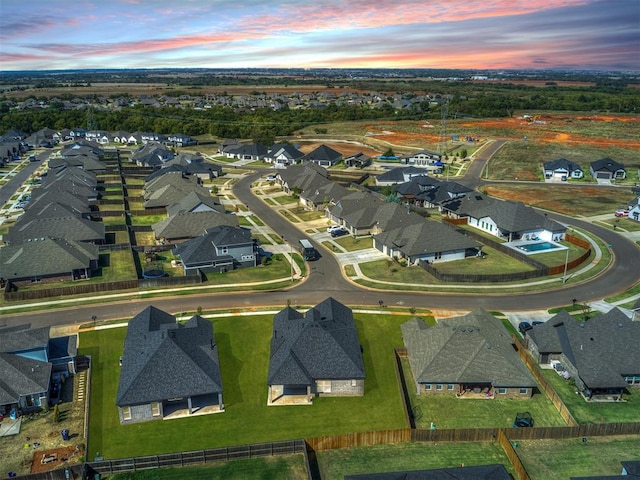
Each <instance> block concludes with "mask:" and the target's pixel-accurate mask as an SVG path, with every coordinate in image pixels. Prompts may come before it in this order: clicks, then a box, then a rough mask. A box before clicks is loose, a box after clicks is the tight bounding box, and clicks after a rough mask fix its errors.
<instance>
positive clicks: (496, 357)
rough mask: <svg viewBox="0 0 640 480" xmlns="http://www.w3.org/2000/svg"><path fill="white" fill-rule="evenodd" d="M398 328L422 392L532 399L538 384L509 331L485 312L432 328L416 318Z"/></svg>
mask: <svg viewBox="0 0 640 480" xmlns="http://www.w3.org/2000/svg"><path fill="white" fill-rule="evenodd" d="M400 328H401V329H402V338H403V340H404V346H405V347H406V349H407V355H408V357H409V365H410V366H411V372H412V373H413V380H414V382H415V388H416V391H417V393H418V395H423V394H426V395H440V394H449V395H456V396H457V397H458V398H488V399H492V398H530V397H531V396H532V394H533V389H534V388H536V382H535V380H534V378H533V376H532V375H531V373H530V372H529V370H528V369H527V367H526V366H525V365H524V363H522V361H521V360H520V357H519V356H518V354H517V352H516V351H515V349H514V347H513V340H512V338H511V335H510V334H509V332H508V331H507V330H506V329H505V328H504V325H502V322H501V321H500V320H498V319H497V318H495V317H494V316H493V315H490V314H489V313H487V312H485V311H484V310H481V309H479V310H475V311H473V312H471V313H468V314H467V315H464V316H461V317H451V318H444V319H441V320H439V321H438V323H437V324H436V325H434V326H432V327H430V326H428V325H427V324H426V323H425V322H424V321H423V320H422V319H420V318H417V317H414V318H412V319H411V320H409V321H408V322H406V323H404V324H402V325H401V326H400Z"/></svg>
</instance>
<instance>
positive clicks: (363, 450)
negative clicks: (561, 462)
mask: <svg viewBox="0 0 640 480" xmlns="http://www.w3.org/2000/svg"><path fill="white" fill-rule="evenodd" d="M317 458H318V466H319V469H320V474H321V477H322V480H342V479H343V478H344V477H345V475H357V474H364V473H383V472H398V471H411V470H426V469H433V468H450V467H459V466H460V464H462V463H464V464H465V465H490V464H496V463H501V464H503V465H504V466H505V467H506V468H507V470H508V471H510V472H511V473H512V474H513V471H512V470H511V467H510V463H509V459H508V458H507V456H506V454H505V453H504V450H503V449H502V447H500V445H499V444H498V443H495V442H439V443H431V442H412V443H399V444H393V445H375V446H372V447H356V448H349V449H339V450H323V451H320V452H318V453H317ZM566 478H568V477H566Z"/></svg>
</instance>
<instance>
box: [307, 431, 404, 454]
mask: <svg viewBox="0 0 640 480" xmlns="http://www.w3.org/2000/svg"><path fill="white" fill-rule="evenodd" d="M410 441H411V429H410V428H402V429H399V430H377V431H373V432H354V433H345V434H343V435H325V436H323V437H313V438H307V439H306V442H307V444H308V445H309V447H310V448H311V449H313V450H315V451H322V450H335V449H339V448H352V447H362V446H371V445H383V444H387V443H406V442H410Z"/></svg>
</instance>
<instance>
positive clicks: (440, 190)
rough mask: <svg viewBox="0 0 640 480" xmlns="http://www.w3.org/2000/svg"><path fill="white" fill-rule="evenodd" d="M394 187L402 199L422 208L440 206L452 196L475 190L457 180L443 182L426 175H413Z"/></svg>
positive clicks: (460, 195) (459, 195) (456, 196)
mask: <svg viewBox="0 0 640 480" xmlns="http://www.w3.org/2000/svg"><path fill="white" fill-rule="evenodd" d="M392 188H393V190H394V191H395V192H397V193H398V195H399V196H400V198H401V199H402V200H404V201H406V202H409V203H411V204H412V205H415V206H416V207H422V208H438V207H440V206H441V205H442V204H443V203H444V202H446V201H448V200H451V199H452V198H458V197H462V196H464V195H467V194H469V193H471V192H473V190H472V189H470V188H469V187H465V186H464V185H461V184H459V183H457V182H450V181H444V182H443V181H440V180H438V179H436V178H433V177H426V176H424V175H418V176H416V177H411V179H410V180H409V181H407V182H404V183H400V184H397V185H393V187H392Z"/></svg>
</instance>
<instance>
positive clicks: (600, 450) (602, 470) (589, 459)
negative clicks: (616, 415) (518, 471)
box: [516, 435, 640, 480]
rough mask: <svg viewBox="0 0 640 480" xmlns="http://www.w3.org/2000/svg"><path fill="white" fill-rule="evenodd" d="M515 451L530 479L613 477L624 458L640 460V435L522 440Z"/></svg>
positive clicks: (552, 479)
mask: <svg viewBox="0 0 640 480" xmlns="http://www.w3.org/2000/svg"><path fill="white" fill-rule="evenodd" d="M516 451H517V453H518V456H519V457H520V460H521V461H522V463H523V464H524V467H525V469H526V470H527V472H528V473H529V475H530V477H531V480H566V479H567V478H570V477H592V476H598V475H602V476H609V475H610V476H612V477H613V476H614V475H620V472H621V471H622V465H621V464H620V462H621V461H624V460H640V436H638V435H636V436H621V437H589V438H587V441H586V442H583V441H582V438H570V439H565V440H535V441H534V440H523V441H518V447H517V450H516ZM613 478H617V477H613Z"/></svg>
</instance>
